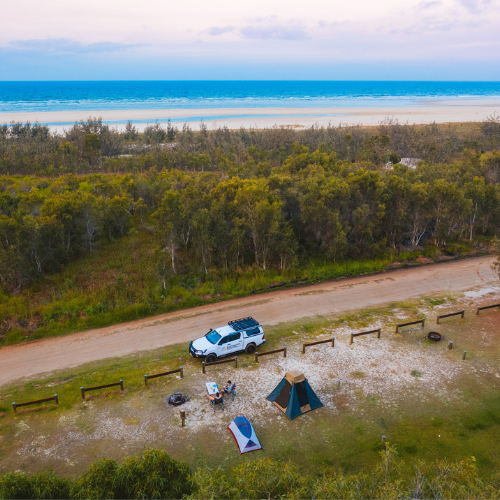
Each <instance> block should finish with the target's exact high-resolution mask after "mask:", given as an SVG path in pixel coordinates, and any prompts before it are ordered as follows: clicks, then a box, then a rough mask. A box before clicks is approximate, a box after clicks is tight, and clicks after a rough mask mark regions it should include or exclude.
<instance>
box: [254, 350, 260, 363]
mask: <svg viewBox="0 0 500 500" xmlns="http://www.w3.org/2000/svg"><path fill="white" fill-rule="evenodd" d="M255 362H256V363H258V362H259V353H258V352H257V351H255Z"/></svg>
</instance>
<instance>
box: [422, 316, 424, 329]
mask: <svg viewBox="0 0 500 500" xmlns="http://www.w3.org/2000/svg"><path fill="white" fill-rule="evenodd" d="M424 326H425V318H422V328H424Z"/></svg>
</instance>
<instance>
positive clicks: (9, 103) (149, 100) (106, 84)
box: [0, 81, 500, 121]
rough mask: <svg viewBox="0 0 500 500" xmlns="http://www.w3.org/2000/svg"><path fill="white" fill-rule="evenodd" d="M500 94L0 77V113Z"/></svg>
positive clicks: (418, 87)
mask: <svg viewBox="0 0 500 500" xmlns="http://www.w3.org/2000/svg"><path fill="white" fill-rule="evenodd" d="M499 97H500V82H379V81H377V82H368V81H352V82H349V81H99V82H92V81H85V82H0V113H12V112H31V111H38V112H39V111H78V110H82V111H92V110H120V109H210V108H218V109H223V108H242V111H243V109H244V108H248V109H251V108H325V107H403V106H404V107H407V106H416V105H418V103H419V102H421V101H438V100H450V99H485V98H499ZM241 116H244V113H242V115H241ZM252 116H255V115H252ZM311 116H315V115H311ZM183 121H185V119H183Z"/></svg>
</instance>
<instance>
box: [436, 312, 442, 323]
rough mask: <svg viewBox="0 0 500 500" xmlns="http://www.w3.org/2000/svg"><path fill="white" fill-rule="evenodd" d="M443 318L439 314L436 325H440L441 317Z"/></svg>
mask: <svg viewBox="0 0 500 500" xmlns="http://www.w3.org/2000/svg"><path fill="white" fill-rule="evenodd" d="M440 318H441V316H440V315H439V314H438V317H437V321H436V325H439V319H440Z"/></svg>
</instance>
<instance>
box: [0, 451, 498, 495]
mask: <svg viewBox="0 0 500 500" xmlns="http://www.w3.org/2000/svg"><path fill="white" fill-rule="evenodd" d="M498 495H500V475H499V474H498V473H497V474H495V475H493V476H492V477H491V478H490V479H489V480H488V481H486V482H485V481H482V480H481V479H480V478H479V476H478V473H477V470H476V466H475V459H474V458H473V457H471V458H468V459H465V460H461V461H457V462H447V461H446V460H441V461H437V462H434V463H426V462H414V463H411V464H410V463H404V462H403V461H402V460H400V459H399V457H398V454H397V450H396V448H395V447H394V446H391V445H390V444H388V443H387V444H386V446H385V447H384V449H382V450H381V451H380V460H379V463H378V465H377V466H376V467H375V468H374V470H371V471H365V472H362V473H359V474H356V475H350V474H344V473H343V472H342V471H333V470H330V469H329V468H328V467H325V468H323V469H322V470H318V473H317V474H315V475H307V474H304V473H303V472H302V471H301V470H300V469H299V468H298V467H297V466H296V465H295V464H293V463H285V462H281V461H276V460H272V459H270V458H264V459H260V460H256V461H246V462H244V463H242V464H240V465H238V466H236V467H233V468H232V469H230V470H225V469H222V468H221V467H219V468H217V469H210V468H208V467H200V468H199V470H198V471H197V472H196V473H195V474H194V475H193V474H192V472H191V470H190V468H189V466H188V465H187V464H185V463H183V462H178V461H176V460H173V459H172V458H171V457H170V456H169V455H168V454H167V453H165V452H164V451H161V450H147V451H145V452H144V453H143V454H142V455H141V456H139V457H135V458H127V459H126V460H125V461H124V462H123V464H117V463H116V462H115V461H114V460H106V459H101V460H99V461H98V462H96V463H94V464H93V465H92V466H91V467H90V468H89V470H88V471H87V472H86V473H85V474H83V476H81V477H80V478H79V479H77V480H76V481H70V480H68V479H63V478H60V477H58V476H56V475H55V474H54V473H53V472H51V471H48V472H42V473H40V474H37V475H35V476H27V475H25V474H23V473H10V474H6V475H5V476H1V477H0V499H2V500H3V499H11V498H26V499H31V498H41V499H58V498H75V499H86V498H116V499H119V498H123V499H129V498H130V499H132V498H133V499H142V498H155V499H156V498H172V499H174V498H176V499H177V498H179V499H180V498H183V499H186V500H195V499H214V498H218V499H232V498H234V499H262V498H267V499H271V498H288V499H302V498H315V499H323V498H324V499H329V498H442V499H455V498H477V499H483V498H484V499H487V498H498Z"/></svg>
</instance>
